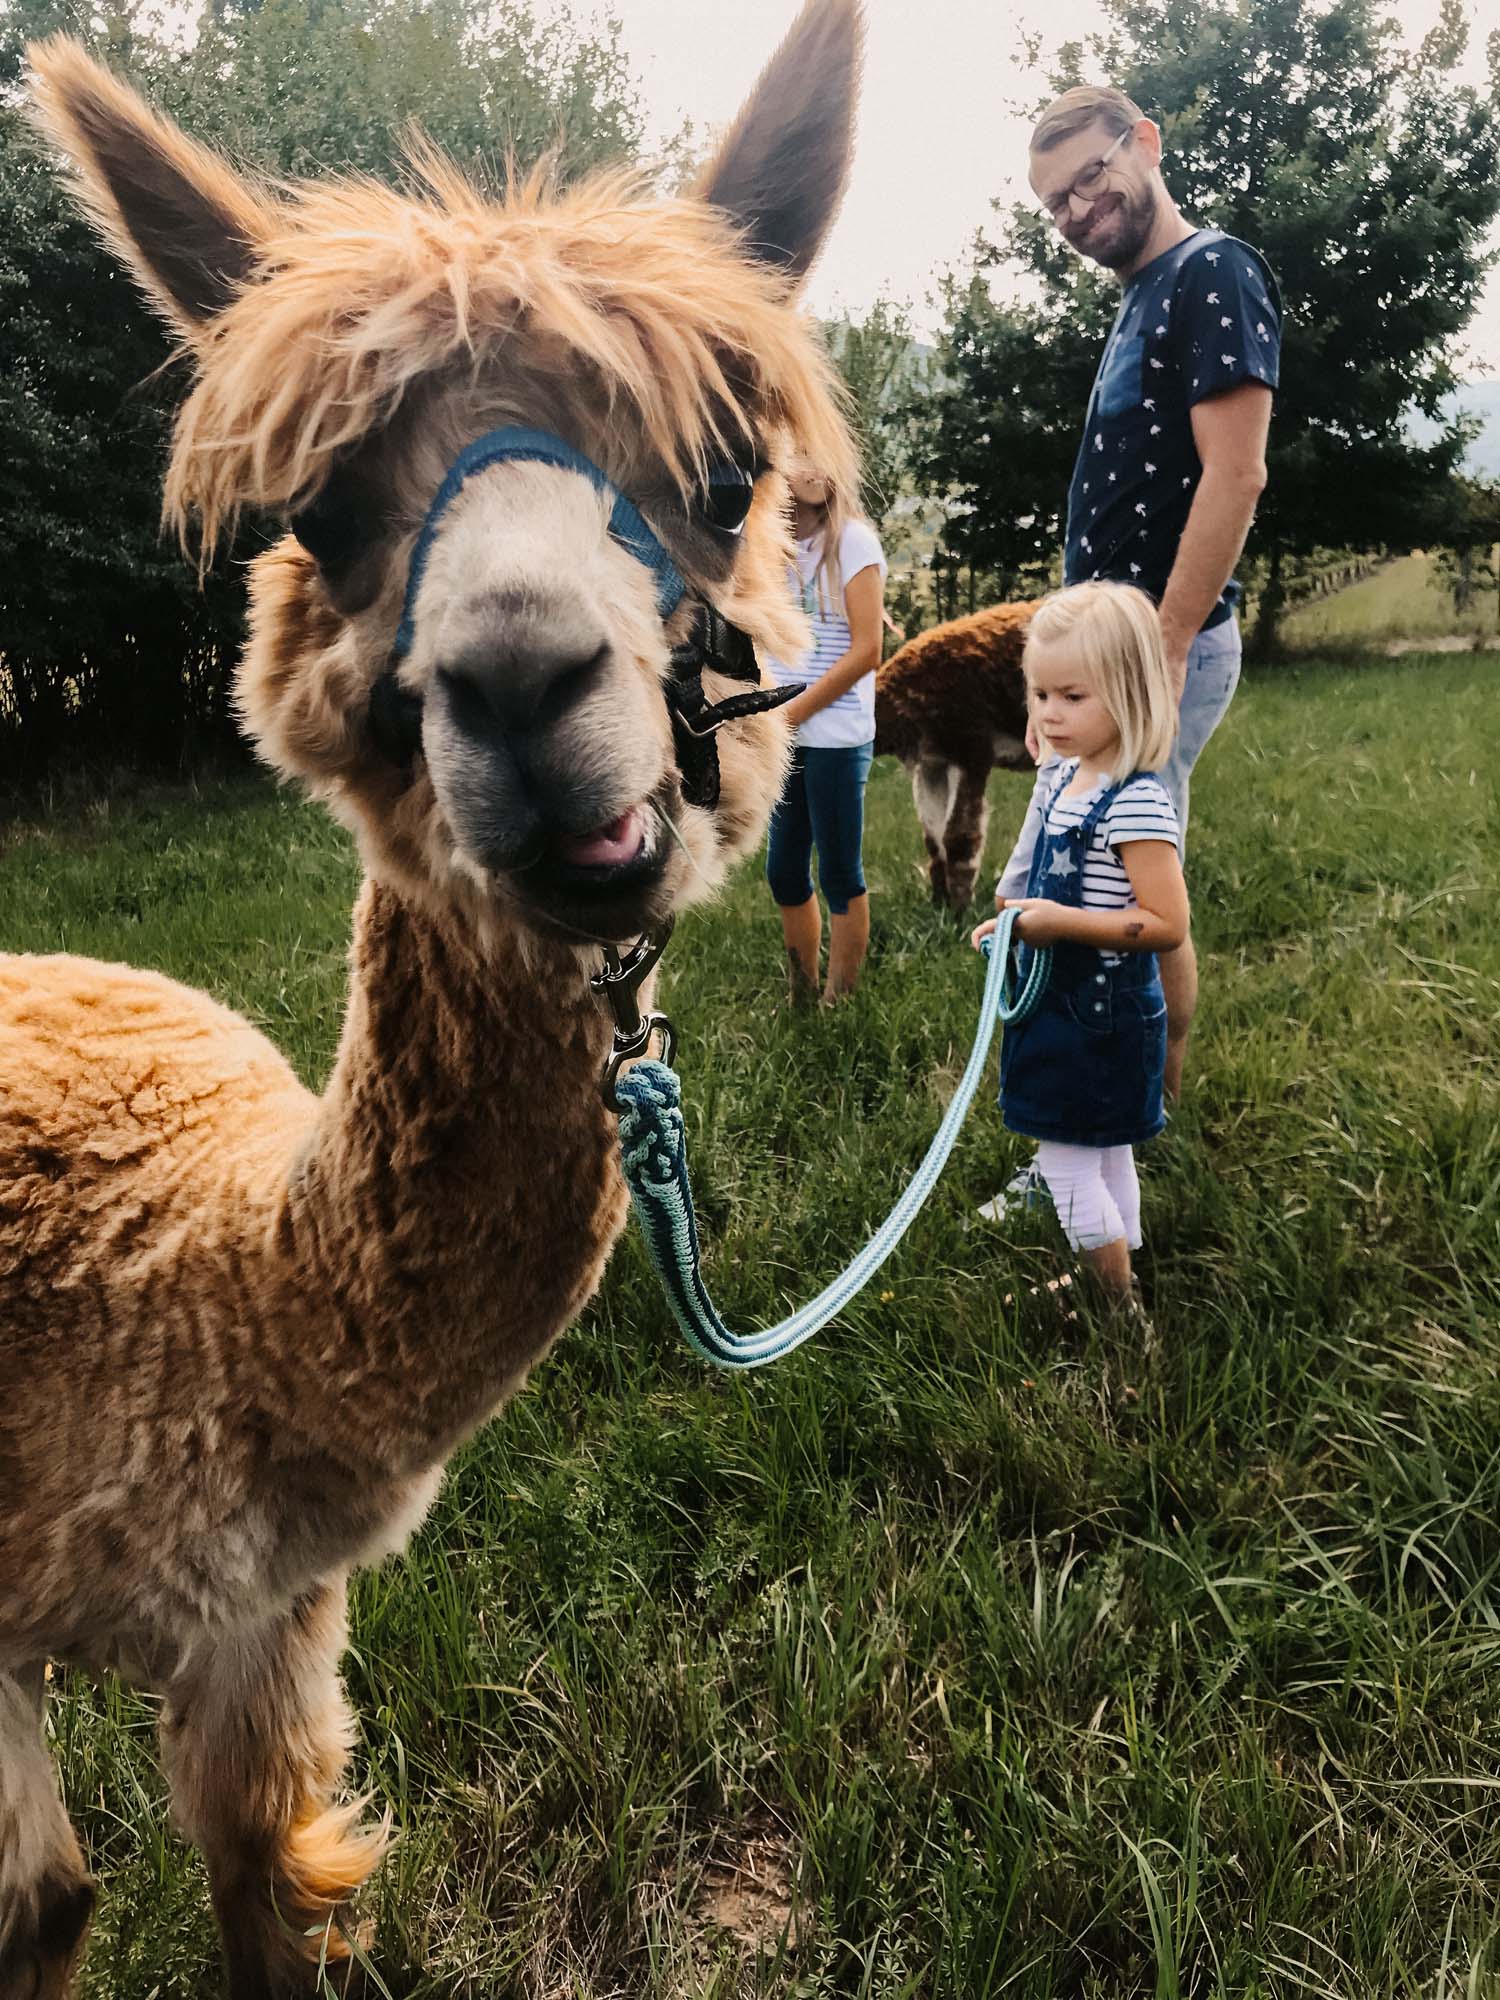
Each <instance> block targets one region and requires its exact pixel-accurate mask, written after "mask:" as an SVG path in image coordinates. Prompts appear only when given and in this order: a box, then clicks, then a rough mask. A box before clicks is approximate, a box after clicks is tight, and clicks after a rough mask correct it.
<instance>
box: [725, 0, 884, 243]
mask: <svg viewBox="0 0 1500 2000" xmlns="http://www.w3.org/2000/svg"><path fill="white" fill-rule="evenodd" d="M863 48H864V22H863V14H862V9H861V6H860V0H807V5H806V6H805V7H804V8H803V9H802V12H801V13H800V14H799V15H798V17H797V19H796V21H795V22H794V23H793V25H792V27H791V29H790V31H789V32H788V34H787V37H786V40H785V41H784V42H783V43H782V44H781V47H780V48H779V49H778V50H777V51H776V53H775V55H774V56H772V58H771V60H770V62H769V63H768V64H767V65H766V68H765V71H764V74H763V75H762V76H761V79H760V82H759V83H758V84H757V85H756V86H755V89H754V90H753V91H752V92H751V93H750V97H749V99H748V101H747V102H746V104H745V106H744V109H743V110H742V111H741V112H740V115H739V117H738V118H737V119H736V120H735V122H734V125H733V128H732V129H731V131H730V133H729V136H728V138H727V139H726V140H725V141H724V144H723V145H722V147H720V149H719V155H718V158H717V159H716V160H715V161H714V162H713V164H712V166H710V167H709V168H708V169H707V171H706V172H705V173H704V175H703V178H702V180H701V182H700V183H699V186H698V193H699V195H700V196H701V197H702V199H703V200H704V201H708V202H712V203H713V205H714V207H715V208H721V209H723V210H724V212H725V213H726V214H727V215H728V216H729V217H730V219H731V220H732V221H733V222H734V223H736V224H737V225H738V227H739V228H740V229H741V230H742V231H743V233H744V237H745V242H746V247H747V248H748V249H749V250H750V251H751V252H752V254H753V255H754V256H756V257H758V258H760V259H761V260H762V261H763V262H765V263H767V264H777V265H780V266H781V268H782V269H783V270H785V271H786V272H787V273H788V275H789V276H790V277H791V278H792V279H793V280H800V279H802V278H803V277H804V276H805V275H806V274H807V271H808V268H809V266H810V265H811V264H812V263H813V260H814V259H815V258H816V256H817V254H818V252H819V250H821V249H822V247H823V239H824V237H825V236H826V235H827V234H828V230H829V227H830V225H831V224H832V222H833V218H834V216H835V215H836V214H837V213H838V208H839V203H840V202H841V201H842V200H843V198H844V189H845V186H846V185H847V183H848V179H849V167H850V163H851V161H852V159H853V155H854V103H855V98H856V96H857V94H858V89H859V67H860V59H861V56H862V54H863Z"/></svg>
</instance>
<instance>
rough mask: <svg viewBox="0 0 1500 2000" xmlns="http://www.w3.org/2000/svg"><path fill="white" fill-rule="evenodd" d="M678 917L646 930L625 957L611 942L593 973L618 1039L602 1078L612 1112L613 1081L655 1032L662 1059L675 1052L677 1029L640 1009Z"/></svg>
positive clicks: (614, 1101)
mask: <svg viewBox="0 0 1500 2000" xmlns="http://www.w3.org/2000/svg"><path fill="white" fill-rule="evenodd" d="M674 921H675V919H674V918H672V917H668V918H667V919H666V921H665V923H664V924H663V925H662V927H661V929H660V930H659V931H648V932H647V933H646V935H645V936H644V937H643V938H641V939H640V941H639V942H638V943H637V944H635V945H634V946H633V947H632V948H631V949H630V950H629V951H628V952H626V953H625V955H624V956H623V957H622V956H621V955H620V953H619V952H618V951H616V949H615V947H614V946H613V945H606V946H605V947H604V967H603V970H602V971H599V972H596V973H594V974H593V975H592V976H591V978H590V980H589V985H590V986H591V987H592V988H593V990H594V991H595V992H596V993H602V994H603V995H604V998H605V999H606V1001H608V1003H609V1011H610V1013H611V1014H612V1015H613V1016H614V1023H615V1038H614V1043H613V1046H612V1047H611V1049H610V1052H609V1060H608V1062H607V1063H606V1064H605V1065H604V1074H603V1076H602V1077H601V1078H600V1080H599V1089H600V1091H601V1093H602V1095H603V1098H604V1101H605V1103H606V1104H607V1105H608V1106H609V1108H610V1110H611V1111H619V1110H620V1108H621V1106H620V1101H619V1099H618V1098H617V1097H616V1095H615V1083H616V1081H617V1080H618V1078H619V1074H620V1071H621V1070H622V1069H623V1068H624V1066H625V1064H626V1063H628V1062H634V1061H635V1060H636V1058H637V1057H638V1056H643V1055H645V1053H646V1051H647V1050H648V1049H649V1048H650V1046H651V1040H652V1037H653V1036H654V1035H660V1037H661V1059H662V1061H663V1062H664V1063H667V1064H669V1065H670V1063H671V1061H672V1058H673V1056H674V1055H675V1054H676V1053H677V1031H676V1029H675V1028H674V1027H673V1026H672V1023H671V1022H670V1020H668V1018H667V1016H666V1015H665V1014H658V1013H651V1014H643V1013H642V1012H641V1007H640V1001H639V999H638V998H637V995H638V994H639V992H640V989H641V987H642V986H643V985H644V984H645V982H646V980H647V978H648V977H649V975H650V973H651V971H652V969H653V968H654V967H655V965H656V961H657V960H658V959H659V958H660V957H661V955H662V953H663V952H664V951H665V950H666V948H667V940H668V938H670V937H671V935H672V925H673V923H674Z"/></svg>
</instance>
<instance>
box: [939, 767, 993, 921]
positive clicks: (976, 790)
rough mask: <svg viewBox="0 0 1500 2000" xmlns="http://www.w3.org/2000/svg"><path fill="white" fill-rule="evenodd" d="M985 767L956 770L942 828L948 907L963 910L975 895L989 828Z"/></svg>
mask: <svg viewBox="0 0 1500 2000" xmlns="http://www.w3.org/2000/svg"><path fill="white" fill-rule="evenodd" d="M989 775H990V774H989V770H988V768H986V769H984V770H982V771H978V770H969V771H962V772H960V773H959V777H958V782H957V784H956V785H955V786H954V788H953V804H952V808H951V810H950V811H949V814H948V824H947V826H946V827H945V828H944V830H943V853H944V856H945V859H946V861H947V864H948V907H949V908H950V909H953V910H966V909H967V908H968V906H969V903H970V901H971V900H972V898H973V895H974V882H975V878H976V877H977V875H978V873H979V864H980V862H981V860H982V859H983V858H984V836H985V833H986V831H987V830H988V827H989V821H990V807H989V800H988V798H987V797H986V796H985V788H986V786H987V784H988V782H989Z"/></svg>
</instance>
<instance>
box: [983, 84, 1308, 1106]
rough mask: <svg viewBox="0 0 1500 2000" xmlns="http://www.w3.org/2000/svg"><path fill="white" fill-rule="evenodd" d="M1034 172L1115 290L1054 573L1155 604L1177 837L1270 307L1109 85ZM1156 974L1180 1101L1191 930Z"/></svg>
mask: <svg viewBox="0 0 1500 2000" xmlns="http://www.w3.org/2000/svg"><path fill="white" fill-rule="evenodd" d="M1030 180H1031V186H1032V189H1033V192H1034V193H1035V194H1036V196H1037V199H1038V200H1039V201H1040V202H1041V204H1042V206H1043V208H1044V209H1046V211H1047V212H1048V214H1049V215H1050V216H1051V217H1052V220H1053V222H1054V223H1055V225H1056V227H1057V229H1058V230H1059V232H1060V233H1061V234H1062V236H1063V237H1064V239H1065V240H1066V242H1067V243H1068V244H1069V246H1070V247H1071V248H1072V249H1074V250H1076V251H1077V252H1078V253H1079V255H1080V256H1083V257H1088V258H1090V259H1092V261H1093V262H1094V263H1096V264H1102V265H1103V266H1104V267H1105V269H1106V270H1109V271H1113V272H1114V274H1115V275H1116V277H1117V278H1118V279H1119V280H1120V283H1121V284H1122V286H1123V287H1124V297H1123V298H1122V299H1121V301H1120V310H1119V312H1118V313H1117V314H1116V316H1115V323H1114V326H1113V327H1112V328H1111V330H1110V336H1109V340H1108V342H1107V343H1106V345H1105V349H1104V354H1103V358H1102V359H1101V361H1100V363H1099V372H1098V374H1097V376H1096V377H1095V380H1094V387H1093V393H1092V394H1091V396H1090V398H1089V407H1088V415H1087V418H1086V420H1085V423H1084V434H1083V440H1082V442H1081V444H1080V446H1079V450H1078V459H1077V463H1076V464H1075V466H1074V468H1073V481H1072V485H1071V486H1070V488H1069V491H1068V527H1067V538H1066V544H1065V549H1064V556H1063V578H1064V581H1065V582H1067V583H1082V582H1084V581H1085V580H1086V579H1088V578H1091V577H1106V578H1109V579H1111V580H1112V581H1114V582H1118V583H1133V584H1137V585H1139V587H1140V588H1141V589H1142V590H1145V591H1147V592H1149V593H1150V595H1151V596H1152V597H1154V598H1155V599H1156V602H1157V604H1158V605H1159V607H1160V610H1161V625H1162V636H1163V639H1164V640H1165V642H1166V652H1167V664H1168V667H1169V668H1170V669H1171V671H1172V673H1173V675H1174V677H1175V679H1176V682H1177V686H1178V690H1179V700H1180V733H1179V736H1178V741H1177V747H1176V749H1175V750H1174V752H1173V754H1172V759H1171V762H1170V763H1169V765H1168V766H1167V768H1166V769H1165V770H1163V771H1162V772H1161V774H1160V775H1161V777H1162V780H1163V782H1164V783H1165V785H1166V786H1167V789H1168V790H1169V791H1170V792H1171V794H1172V800H1173V803H1174V804H1175V806H1176V808H1177V820H1178V825H1179V827H1180V828H1181V829H1182V833H1180V834H1179V836H1178V838H1179V844H1181V842H1182V840H1183V837H1184V835H1185V833H1186V829H1187V817H1188V774H1189V772H1190V771H1191V770H1192V767H1193V764H1194V762H1195V761H1196V759H1197V757H1198V754H1199V752H1200V751H1201V750H1202V749H1203V746H1204V744H1205V743H1207V741H1208V739H1209V737H1210V736H1211V735H1212V734H1213V732H1214V730H1215V729H1216V728H1217V726H1218V724H1219V722H1220V720H1221V719H1222V717H1223V715H1224V713H1225V711H1226V709H1227V708H1228V707H1229V703H1230V700H1231V698H1232V697H1233V694H1234V690H1235V686H1236V684H1237V682H1238V680H1239V673H1240V636H1239V627H1238V624H1237V623H1236V620H1235V616H1234V605H1235V600H1236V598H1237V596H1238V587H1237V586H1236V584H1235V583H1234V582H1233V571H1234V565H1235V562H1236V561H1237V559H1238V557H1239V554H1240V551H1241V549H1242V548H1243V546H1244V542H1245V536H1246V533H1247V532H1248V530H1249V527H1250V522H1251V519H1252V517H1253V515H1254V513H1255V503H1256V501H1257V499H1258V498H1259V496H1260V493H1261V490H1262V488H1263V487H1264V485H1265V483H1266V463H1265V454H1266V432H1267V428H1268V426H1269V423H1270V418H1271V392H1272V390H1273V389H1274V388H1275V387H1276V380H1277V367H1278V360H1279V355H1280V345H1281V309H1280V300H1279V297H1278V294H1277V290H1276V283H1275V280H1274V279H1273V278H1272V276H1271V273H1270V270H1269V269H1268V268H1267V266H1266V264H1265V262H1264V260H1263V259H1262V258H1261V256H1260V255H1259V254H1258V252H1256V251H1254V250H1252V249H1251V248H1250V246H1249V245H1248V244H1247V243H1241V242H1239V241H1238V240H1237V239H1236V238H1234V237H1232V236H1224V235H1221V234H1220V233H1219V231H1217V230H1214V229H1198V228H1195V227H1194V225H1193V224H1192V223H1191V222H1188V221H1187V220H1186V219H1185V218H1184V216H1183V215H1182V212H1181V210H1180V209H1179V208H1178V207H1177V204H1176V203H1175V202H1174V201H1173V199H1172V197H1171V195H1170V194H1168V192H1167V189H1166V185H1165V183H1164V182H1163V180H1162V175H1161V133H1160V132H1159V131H1158V129H1157V127H1156V126H1155V125H1154V124H1153V123H1152V122H1151V120H1150V119H1149V118H1147V117H1145V116H1144V115H1143V114H1142V112H1141V110H1140V107H1139V106H1138V105H1136V104H1133V103H1132V102H1131V100H1130V99H1129V98H1128V97H1126V96H1125V95H1124V94H1123V93H1122V92H1121V91H1118V90H1108V89H1096V88H1093V87H1091V86H1087V87H1082V88H1079V89H1076V90H1069V91H1067V92H1065V93H1064V94H1063V96H1061V97H1059V98H1058V99H1057V101H1056V102H1055V103H1054V104H1052V105H1051V106H1049V107H1048V109H1047V111H1046V112H1045V113H1044V114H1043V116H1042V118H1041V120H1040V121H1039V123H1038V125H1037V127H1036V130H1035V131H1034V132H1033V134H1032V137H1031V169H1030ZM1028 740H1029V739H1028ZM1029 741H1030V740H1029ZM1030 748H1031V750H1032V754H1033V755H1035V754H1036V745H1035V743H1034V742H1030ZM1001 889H1002V892H1003V893H1006V894H1011V893H1015V894H1024V890H1011V889H1007V888H1006V885H1005V884H1004V883H1003V882H1002V884H1001ZM1161 975H1162V984H1163V986H1164V987H1165V989H1166V996H1167V1072H1166V1084H1167V1092H1168V1095H1169V1096H1171V1097H1174V1098H1175V1097H1176V1096H1177V1095H1178V1093H1179V1092H1180V1090H1181V1088H1182V1063H1183V1056H1184V1054H1185V1052H1186V1049H1187V1038H1188V1029H1189V1027H1190V1025H1191V1023H1192V1018H1193V1012H1194V1009H1195V1008H1196V1006H1197V999H1198V969H1197V961H1196V959H1195V956H1194V953H1193V944H1192V939H1191V937H1189V938H1188V940H1187V942H1186V943H1184V944H1183V945H1181V946H1180V947H1179V948H1178V950H1176V951H1174V952H1168V953H1166V954H1164V955H1163V957H1162V960H1161Z"/></svg>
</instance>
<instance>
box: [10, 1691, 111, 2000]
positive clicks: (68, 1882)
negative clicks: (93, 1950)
mask: <svg viewBox="0 0 1500 2000" xmlns="http://www.w3.org/2000/svg"><path fill="white" fill-rule="evenodd" d="M43 1701H44V1695H43V1673H42V1669H41V1666H40V1665H37V1666H35V1667H28V1668H26V1669H25V1670H24V1671H22V1672H20V1673H0V1995H4V1996H5V2000H10V1996H11V1995H24V1996H25V2000H65V1996H66V1995H67V1994H68V1993H70V1992H71V1991H72V1986H73V1973H74V1971H75V1969H76V1967H77V1963H78V1958H79V1954H80V1952H81V1950H82V1947H83V1937H84V1932H85V1931H86V1930H87V1929H88V1923H89V1917H90V1915H91V1914H92V1912H93V1908H94V1891H93V1886H92V1884H91V1883H90V1881H89V1878H88V1873H87V1871H86V1869H85V1868H84V1865H83V1856H82V1854H80V1852H79V1850H78V1842H77V1840H76V1838H75V1837H74V1834H73V1829H72V1827H71V1826H70V1825H69V1824H68V1816H67V1814H66V1813H65V1812H64V1811H63V1804H62V1800H61V1798H60V1797H59V1796H58V1790H57V1781H56V1779H55V1778H54V1777H53V1774H52V1762H51V1759H50V1758H49V1757H48V1755H47V1751H46V1747H45V1745H44V1744H43V1742H42V1708H43Z"/></svg>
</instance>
